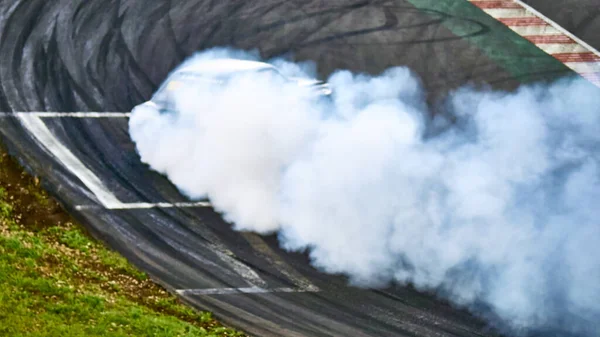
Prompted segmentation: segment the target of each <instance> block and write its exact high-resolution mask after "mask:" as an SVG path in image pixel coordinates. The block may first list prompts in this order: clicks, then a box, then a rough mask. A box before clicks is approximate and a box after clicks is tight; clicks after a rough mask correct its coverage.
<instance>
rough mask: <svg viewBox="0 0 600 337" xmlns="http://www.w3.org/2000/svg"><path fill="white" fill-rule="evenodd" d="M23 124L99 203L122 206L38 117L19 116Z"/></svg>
mask: <svg viewBox="0 0 600 337" xmlns="http://www.w3.org/2000/svg"><path fill="white" fill-rule="evenodd" d="M18 118H19V120H20V121H21V124H23V126H24V127H25V128H26V129H27V131H29V133H30V134H31V135H32V136H33V137H34V138H35V139H36V140H37V141H38V142H39V143H40V146H41V147H42V148H45V149H46V150H47V151H48V152H49V153H50V154H52V155H53V156H54V157H55V158H57V159H58V160H59V161H60V162H61V163H62V164H63V166H65V167H66V168H67V169H69V171H71V172H73V174H74V175H75V176H76V177H77V178H79V180H81V182H82V183H83V184H84V185H85V186H86V187H87V188H88V189H89V190H90V191H92V193H94V195H95V196H96V198H98V201H100V203H102V204H103V205H105V206H111V205H120V204H121V202H120V201H119V200H118V199H117V197H115V195H113V194H112V193H111V192H110V191H109V190H108V189H107V188H106V186H104V184H103V183H102V181H100V178H98V177H97V176H96V175H95V174H94V173H93V172H92V171H90V169H88V168H87V167H86V166H85V164H84V163H83V162H81V160H79V158H77V156H75V155H74V154H73V152H71V151H70V150H69V149H67V147H66V146H64V145H63V144H62V143H61V142H60V141H59V140H58V139H57V138H56V137H55V136H54V135H53V134H52V132H51V131H50V130H49V129H48V127H47V126H46V124H44V122H43V121H42V120H41V119H40V118H39V117H37V116H34V115H28V114H22V115H18Z"/></svg>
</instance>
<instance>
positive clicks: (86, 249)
mask: <svg viewBox="0 0 600 337" xmlns="http://www.w3.org/2000/svg"><path fill="white" fill-rule="evenodd" d="M1 152H2V151H1V149H0V154H1ZM15 170H17V168H16V166H15V163H14V162H12V160H8V159H7V158H6V155H2V158H0V336H12V337H18V336H28V337H35V336H72V337H77V336H165V337H166V336H169V337H171V336H244V335H243V334H242V333H240V332H237V331H234V330H232V329H228V328H225V327H223V326H221V325H220V324H219V323H218V322H217V321H216V320H215V319H214V318H213V317H212V315H211V314H210V313H208V312H196V311H194V310H192V309H191V308H189V307H187V306H185V305H183V304H182V303H180V302H179V300H178V299H177V298H176V297H174V296H172V295H170V294H169V293H167V292H166V291H165V290H164V289H162V288H160V287H159V286H157V285H156V284H154V283H152V281H151V280H149V278H148V276H147V275H146V274H144V273H143V272H140V271H139V270H137V269H136V268H134V267H133V266H132V265H131V264H129V263H128V261H127V260H125V259H124V258H123V257H121V256H120V255H118V254H116V253H115V252H113V251H110V250H108V249H106V248H105V247H104V246H102V245H101V244H99V243H98V242H96V241H94V240H92V239H90V238H89V237H88V236H87V235H86V234H85V233H84V232H82V230H81V229H80V228H79V227H78V226H76V225H74V224H73V223H72V222H71V221H69V218H68V216H66V215H64V214H62V215H61V216H60V217H59V218H57V219H58V220H56V222H55V223H53V222H52V221H51V220H48V219H54V218H55V217H56V212H57V205H56V204H55V203H54V201H52V200H51V199H50V198H48V196H47V195H46V194H45V193H44V192H43V191H42V190H41V189H39V187H37V185H38V182H37V180H35V179H32V178H30V177H28V176H26V175H23V174H20V175H19V177H15ZM16 178H18V179H17V180H15V179H16ZM11 191H12V193H11ZM26 196H30V198H29V199H27V198H26ZM24 199H25V200H26V201H27V202H24V201H23V200H24ZM32 203H33V204H34V205H33V206H35V212H33V213H27V212H25V211H24V210H26V209H31V206H32V205H31V204H32ZM31 214H33V215H35V217H32V215H31Z"/></svg>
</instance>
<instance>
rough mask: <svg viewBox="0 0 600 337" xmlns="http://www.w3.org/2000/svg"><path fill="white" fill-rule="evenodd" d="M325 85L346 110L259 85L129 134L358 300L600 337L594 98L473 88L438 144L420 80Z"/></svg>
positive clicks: (271, 84)
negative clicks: (409, 296)
mask: <svg viewBox="0 0 600 337" xmlns="http://www.w3.org/2000/svg"><path fill="white" fill-rule="evenodd" d="M231 53H232V52H231V51H228V50H222V49H219V50H211V51H207V52H204V53H201V54H199V55H197V56H195V57H194V58H192V59H191V60H190V61H188V62H201V61H202V60H206V59H212V58H218V57H224V56H228V57H232V54H231ZM235 53H236V55H233V57H236V58H248V59H256V56H253V55H249V54H244V53H243V52H239V51H235ZM275 63H276V64H277V65H278V66H279V67H280V68H281V69H284V70H285V71H288V72H294V75H296V76H297V75H298V74H302V73H304V74H307V71H311V72H314V66H311V65H310V64H309V65H306V64H305V65H300V66H299V65H296V64H294V63H292V62H287V61H282V60H277V61H276V62H275ZM307 69H308V70H307ZM328 82H329V83H330V84H331V85H332V87H333V90H334V95H333V97H332V100H331V101H326V100H318V99H313V98H311V97H312V96H310V95H311V94H310V92H308V91H307V90H304V89H300V88H299V87H297V86H294V85H289V84H284V83H283V82H279V81H276V80H273V79H272V78H268V77H262V76H258V75H244V76H240V77H239V78H238V79H237V80H236V81H233V82H232V83H231V84H230V85H227V86H226V87H224V88H216V87H208V86H198V87H193V88H186V89H185V90H182V91H180V92H178V94H177V95H178V97H177V102H178V104H177V105H178V106H177V108H178V110H179V111H180V113H179V114H177V115H174V114H171V115H169V114H163V115H161V114H158V113H155V114H152V113H148V112H147V111H141V110H134V111H133V114H132V117H131V119H130V133H131V136H132V139H133V140H134V142H135V143H136V146H137V149H138V151H139V153H140V156H141V159H142V160H143V161H144V162H145V163H148V164H149V165H150V166H151V167H152V168H153V169H155V170H157V171H158V172H161V173H163V174H165V175H167V176H168V178H169V179H170V180H171V181H173V183H174V184H175V185H176V186H178V187H179V188H180V189H181V190H182V191H183V192H184V193H185V194H187V195H189V196H190V197H191V198H202V197H208V198H209V199H210V200H211V202H212V203H213V205H214V206H215V208H216V209H217V210H218V211H220V212H222V213H223V214H224V216H225V218H226V220H228V221H230V222H231V223H233V224H234V226H235V228H236V229H240V230H253V231H256V232H259V233H270V232H274V231H278V232H279V237H280V242H281V245H282V246H283V247H285V248H286V249H289V250H300V251H301V250H308V252H309V254H310V257H311V259H312V262H313V264H314V265H315V266H316V267H318V268H320V269H322V270H324V271H326V272H330V273H343V274H346V275H348V276H349V277H350V279H351V281H352V283H353V284H355V285H358V286H382V285H386V284H388V283H389V282H396V283H401V284H406V283H411V284H414V285H415V286H416V287H417V288H418V289H422V290H437V291H438V293H439V294H442V295H443V296H445V297H447V298H449V299H451V300H452V301H454V302H455V303H457V304H459V305H463V306H467V307H470V308H475V307H476V306H477V307H478V308H480V307H481V306H485V307H487V308H489V310H490V312H491V314H493V315H494V316H495V317H497V318H499V319H500V320H501V321H502V322H504V323H506V324H508V325H509V326H510V327H511V328H512V329H513V330H512V332H519V331H521V332H526V333H527V332H530V331H534V330H539V331H547V332H552V333H558V334H560V333H573V334H582V335H586V336H600V248H599V247H600V246H599V245H598V244H597V241H598V239H600V224H599V220H598V219H600V207H599V206H598V205H597V204H596V203H597V201H598V200H600V184H599V179H600V171H599V167H598V165H599V155H598V145H599V144H600V95H598V91H597V89H595V88H593V87H591V86H590V85H589V84H588V83H587V82H585V81H583V80H576V79H568V80H563V81H559V82H556V83H554V84H552V85H536V86H527V87H522V88H520V89H518V90H517V91H515V92H512V93H505V92H491V91H476V90H473V89H470V88H464V89H461V90H458V91H457V92H455V93H453V94H451V95H450V97H449V104H448V107H449V108H448V112H449V113H452V114H453V115H454V116H456V117H457V122H456V123H455V124H454V125H453V126H450V127H448V128H446V129H445V130H444V131H443V132H441V133H439V134H437V135H436V136H433V137H425V136H424V135H425V133H426V132H427V125H428V123H427V121H426V116H428V115H429V112H428V111H427V108H426V103H425V98H424V97H425V95H424V93H423V91H422V88H421V85H420V82H419V80H418V79H417V77H416V76H415V75H414V74H413V73H412V72H410V71H409V70H408V69H407V68H392V69H389V70H388V71H386V72H385V73H383V74H381V75H380V76H374V77H372V76H367V75H357V74H353V73H351V72H348V71H339V72H336V73H334V74H333V75H332V76H331V77H330V78H329V80H328ZM433 124H435V123H433Z"/></svg>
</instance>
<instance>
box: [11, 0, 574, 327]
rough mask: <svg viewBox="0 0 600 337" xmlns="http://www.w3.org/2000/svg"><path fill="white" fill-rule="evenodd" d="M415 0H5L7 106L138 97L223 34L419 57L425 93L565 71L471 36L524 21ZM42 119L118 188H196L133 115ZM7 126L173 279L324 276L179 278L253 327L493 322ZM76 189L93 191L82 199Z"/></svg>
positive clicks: (247, 40)
mask: <svg viewBox="0 0 600 337" xmlns="http://www.w3.org/2000/svg"><path fill="white" fill-rule="evenodd" d="M417 2H418V1H410V2H409V1H405V0H397V1H353V0H327V1H323V0H312V1H299V0H297V1H276V0H263V1H260V2H259V1H234V0H214V1H209V0H205V1H199V0H193V1H192V0H190V1H167V0H164V1H158V0H153V1H142V0H121V1H118V0H113V1H105V0H98V1H92V0H54V1H48V0H1V1H0V18H1V19H0V34H1V37H0V59H1V60H2V62H1V63H0V84H1V88H0V89H1V90H0V110H2V111H4V112H9V111H62V112H67V111H117V112H118V111H124V112H126V111H130V110H131V108H132V107H133V106H134V105H136V104H139V103H141V102H142V101H144V100H146V99H148V98H149V97H150V95H151V94H152V92H153V90H154V89H155V88H156V87H157V85H159V84H160V82H161V81H162V80H163V79H164V78H165V76H166V74H167V73H168V71H169V70H170V69H172V68H173V67H174V66H176V65H177V64H179V63H180V62H181V61H182V60H183V59H184V58H185V57H186V56H188V55H190V54H191V53H193V52H195V51H198V50H202V49H205V48H208V47H212V46H222V45H228V46H235V47H238V48H245V49H251V48H258V49H259V51H260V52H261V54H262V55H263V56H264V57H273V56H281V55H286V54H289V53H293V54H294V55H295V56H296V57H297V59H300V60H304V59H310V60H314V61H316V62H317V63H318V65H319V73H320V74H321V75H322V76H326V75H327V74H329V73H331V72H332V71H333V70H335V69H338V68H346V69H351V70H355V71H362V72H370V73H377V72H380V71H382V70H383V69H385V68H387V67H389V66H393V65H408V66H410V67H411V68H413V69H414V70H415V71H416V72H417V73H418V74H419V75H420V76H421V77H422V78H423V82H424V85H425V86H426V88H427V89H428V90H429V92H430V102H431V101H434V100H435V99H437V98H439V97H442V96H443V95H444V94H445V93H446V92H448V90H451V89H453V88H456V87H458V86H460V85H463V84H465V83H470V82H472V83H480V84H482V83H488V84H491V85H492V86H493V87H495V88H501V89H510V88H514V87H516V86H517V85H518V84H519V81H518V80H516V79H515V77H517V78H518V77H519V76H520V75H522V76H523V78H525V77H527V78H528V79H529V80H531V79H547V78H549V77H554V76H557V75H560V74H564V73H565V71H566V70H565V69H563V68H562V67H561V66H560V65H557V64H556V63H554V61H548V62H547V63H544V62H545V61H544V62H542V61H540V60H546V59H545V58H544V56H540V55H538V54H536V53H535V52H532V53H529V52H528V51H526V52H525V53H528V54H527V55H522V54H521V55H518V56H512V55H513V54H511V53H514V52H515V50H498V51H495V52H494V53H493V54H494V57H498V56H501V57H503V58H504V59H506V60H509V59H512V60H513V61H515V60H517V61H518V60H519V59H527V58H528V57H529V58H532V60H535V61H536V62H533V63H535V64H536V65H537V68H535V67H530V69H529V70H528V71H531V73H522V74H515V68H514V67H512V68H511V66H510V65H507V64H509V63H510V62H508V61H507V62H508V63H507V64H498V62H499V61H498V59H495V60H492V59H491V58H490V57H491V56H490V51H489V50H488V51H487V52H485V51H484V49H485V48H484V49H480V46H479V47H478V46H477V45H476V44H475V43H474V41H476V39H479V40H477V41H480V40H485V39H486V37H487V38H488V39H490V37H492V36H504V35H506V34H508V35H506V36H508V37H507V38H506V39H507V40H506V41H508V42H509V40H510V39H514V38H515V37H514V36H512V37H511V36H510V35H509V34H510V32H509V31H508V30H506V31H503V32H501V33H495V32H496V31H497V30H498V29H501V28H498V27H499V26H498V25H495V24H494V23H492V22H491V21H490V20H491V19H490V18H489V17H486V16H485V15H483V14H481V13H479V12H478V10H477V9H473V8H471V11H470V12H471V13H472V14H468V15H467V14H465V15H464V16H457V15H455V14H451V13H450V10H451V8H455V7H456V6H454V5H452V6H449V7H448V11H445V10H444V9H443V6H442V7H440V8H429V7H427V6H426V5H424V6H416V7H415V3H417ZM442 2H444V1H440V3H442ZM446 2H448V1H446ZM458 2H459V0H457V2H456V3H458ZM462 5H467V6H470V5H468V4H466V3H465V4H462ZM430 7H431V6H430ZM473 13H474V14H473ZM453 27H459V28H460V29H458V30H453ZM457 31H463V32H466V33H465V35H464V36H462V35H460V34H457ZM494 34H496V35H494ZM494 38H495V37H494ZM508 42H506V43H508ZM536 58H537V59H536ZM513 63H515V62H513ZM44 122H45V125H46V126H47V127H48V128H49V129H50V130H51V131H52V132H53V134H54V135H55V136H56V137H57V138H58V139H60V141H61V142H62V143H63V144H64V145H65V146H66V147H67V148H68V149H69V150H70V151H71V152H72V153H74V154H75V155H76V156H77V157H78V158H79V159H80V160H81V161H82V162H84V163H85V165H86V166H87V167H88V168H89V169H90V170H92V171H93V172H94V174H95V175H97V176H98V177H99V178H100V179H101V181H102V182H103V183H104V184H105V185H106V186H107V187H108V188H109V189H110V190H111V192H112V193H114V194H115V195H116V196H117V197H118V198H119V200H120V201H122V202H178V201H185V198H184V197H183V196H181V195H180V194H179V193H178V191H177V190H176V188H174V187H173V186H172V185H171V184H170V183H169V182H168V181H167V180H166V179H165V178H164V177H162V176H160V175H159V174H156V173H154V172H151V171H149V170H148V168H147V167H146V166H145V165H143V164H141V163H140V161H139V158H138V156H137V154H136V153H135V149H134V146H133V144H132V143H131V141H130V139H129V136H128V132H127V120H126V119H124V118H105V119H77V118H45V119H44ZM0 134H1V135H2V139H3V142H4V143H5V144H6V145H7V147H8V148H9V150H10V151H11V153H12V154H13V155H15V156H16V157H17V158H19V160H20V162H21V163H22V164H23V165H24V166H25V167H27V168H28V170H29V171H31V172H32V173H34V174H36V175H38V176H40V177H41V178H42V182H43V183H44V186H45V187H46V188H47V189H48V190H50V191H51V192H52V193H53V194H54V195H55V196H56V198H57V199H59V200H60V201H61V203H62V204H63V205H64V207H65V208H66V209H67V210H68V211H69V212H70V213H71V214H73V216H74V217H75V218H76V219H77V220H78V221H80V222H81V223H82V224H83V225H84V226H85V227H86V228H88V229H89V231H90V232H91V233H92V234H93V235H95V236H96V237H98V238H99V239H101V240H103V241H105V242H106V243H107V244H108V245H109V246H111V247H113V248H114V249H116V250H118V251H119V252H120V253H122V254H123V255H125V256H126V257H127V258H128V259H130V260H131V261H132V262H133V263H135V264H136V265H137V266H139V267H140V268H142V269H143V270H145V271H147V272H148V273H149V274H150V275H151V276H152V277H153V278H154V279H155V280H156V281H157V282H159V283H161V284H163V285H164V286H165V287H167V288H168V289H169V290H171V291H175V290H182V289H207V288H240V287H242V288H245V287H252V286H253V285H252V284H251V282H249V281H248V280H249V277H242V276H241V275H240V271H239V269H240V268H241V269H242V272H241V273H242V274H243V272H244V271H248V270H251V271H253V273H255V275H258V277H260V279H262V280H264V283H265V284H259V285H260V286H263V287H265V288H267V289H276V288H298V287H300V288H302V287H306V286H307V284H312V285H313V286H316V287H318V288H319V289H320V291H319V292H294V293H266V294H229V295H198V294H195V293H194V292H193V291H189V292H183V293H182V294H181V295H182V296H183V298H184V299H185V300H186V301H187V302H189V303H190V304H192V305H194V306H196V307H197V308H200V309H206V310H211V311H213V312H215V313H216V315H217V317H218V318H220V319H222V320H223V321H224V322H225V323H228V324H230V325H233V326H235V327H238V328H241V329H243V330H245V331H247V332H249V333H251V334H253V335H256V336H494V335H495V333H494V332H493V331H492V329H491V328H490V327H489V326H488V325H487V324H486V323H484V322H483V321H482V320H480V319H478V318H475V317H473V316H472V315H470V314H468V313H466V312H465V311H463V310H458V309H455V308H452V307H451V306H449V305H448V304H446V303H444V302H442V301H438V300H436V299H435V298H434V297H433V296H431V295H427V294H422V293H419V292H416V291H414V290H412V289H410V288H408V287H400V286H394V287H389V288H387V289H383V290H364V289H363V290H361V289H356V288H352V287H348V286H347V284H346V280H345V279H344V278H343V277H339V276H330V275H325V274H322V273H320V272H318V271H317V270H315V269H313V268H312V267H310V265H309V261H308V259H307V257H306V256H305V255H303V254H297V253H287V252H284V251H282V250H281V249H279V248H278V245H277V241H276V237H274V236H271V237H265V238H260V237H258V236H256V235H252V234H247V233H245V234H242V233H237V232H234V231H232V230H231V229H230V226H229V225H228V224H226V223H225V222H224V221H223V220H222V219H221V218H220V216H219V215H218V214H216V213H214V212H213V211H212V210H211V209H208V208H181V209H179V208H166V209H150V210H148V209H137V210H107V209H103V208H102V207H99V205H98V201H97V200H96V198H95V197H94V195H93V194H92V193H91V192H90V191H89V190H87V188H85V186H84V185H83V184H82V182H81V181H80V180H79V179H78V178H77V177H76V176H75V175H73V173H72V172H69V171H68V170H67V169H65V168H64V167H63V166H62V165H61V164H60V163H58V162H57V161H56V160H55V159H54V158H53V157H52V156H51V155H49V154H48V153H47V152H46V151H44V150H43V149H42V147H40V144H38V143H36V141H35V140H34V138H32V136H31V135H29V134H28V133H27V132H26V131H25V130H24V129H23V127H22V126H21V125H20V122H19V121H18V120H17V119H16V118H12V117H11V118H2V119H0ZM76 205H87V206H94V205H96V206H97V207H92V208H88V209H85V210H77V209H76V208H75V206H76ZM349 249H351V247H349ZM232 261H233V262H232ZM232 266H237V267H238V268H237V269H238V270H237V271H235V270H234V269H236V268H232ZM240 266H241V267H240ZM250 279H252V277H250ZM254 285H256V284H254Z"/></svg>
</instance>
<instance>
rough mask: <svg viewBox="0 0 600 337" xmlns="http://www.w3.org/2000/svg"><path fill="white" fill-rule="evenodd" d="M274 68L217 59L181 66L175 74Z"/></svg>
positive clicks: (259, 64) (260, 64) (266, 65)
mask: <svg viewBox="0 0 600 337" xmlns="http://www.w3.org/2000/svg"><path fill="white" fill-rule="evenodd" d="M274 68H275V67H274V66H272V65H270V64H268V63H264V62H258V61H250V60H237V59H217V60H207V61H199V62H193V63H192V64H190V65H187V66H186V65H183V66H182V67H181V68H179V69H177V71H176V73H180V72H181V73H183V72H185V73H198V74H220V73H232V72H237V71H248V70H262V69H274Z"/></svg>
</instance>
